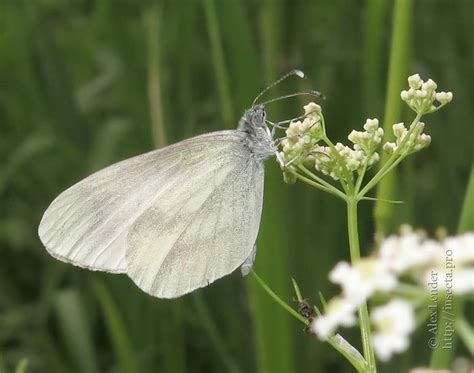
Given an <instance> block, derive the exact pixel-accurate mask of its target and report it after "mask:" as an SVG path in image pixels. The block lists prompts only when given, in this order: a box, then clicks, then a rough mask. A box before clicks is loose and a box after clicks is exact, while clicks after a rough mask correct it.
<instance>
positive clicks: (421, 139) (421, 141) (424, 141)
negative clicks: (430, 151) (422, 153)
mask: <svg viewBox="0 0 474 373" xmlns="http://www.w3.org/2000/svg"><path fill="white" fill-rule="evenodd" d="M430 144H431V136H430V135H426V134H424V133H422V134H421V135H420V136H418V144H416V145H415V150H420V149H422V148H426V147H427V146H428V145H430Z"/></svg>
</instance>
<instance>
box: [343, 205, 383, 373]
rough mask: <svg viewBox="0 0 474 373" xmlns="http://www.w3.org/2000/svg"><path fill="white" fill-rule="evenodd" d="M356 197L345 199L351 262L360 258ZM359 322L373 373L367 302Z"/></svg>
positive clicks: (374, 364)
mask: <svg viewBox="0 0 474 373" xmlns="http://www.w3.org/2000/svg"><path fill="white" fill-rule="evenodd" d="M357 203H358V201H357V199H355V198H351V199H347V227H348V234H349V249H350V253H351V262H352V263H354V262H357V261H358V260H359V259H360V245H359V231H358V220H357ZM359 324H360V331H361V336H362V347H363V350H364V358H365V361H366V362H367V371H368V372H369V373H375V372H376V371H377V367H376V363H375V354H374V349H373V346H372V337H371V330H370V320H369V311H368V309H367V303H364V304H363V305H362V306H361V307H360V308H359Z"/></svg>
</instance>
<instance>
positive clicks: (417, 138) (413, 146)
mask: <svg viewBox="0 0 474 373" xmlns="http://www.w3.org/2000/svg"><path fill="white" fill-rule="evenodd" d="M424 128H425V124H424V123H423V122H418V123H417V124H416V128H415V129H414V131H413V132H412V133H411V134H410V135H409V138H408V139H407V141H405V142H403V140H405V137H406V136H407V134H408V129H407V128H406V127H405V125H404V124H403V122H402V123H396V124H394V125H393V126H392V129H393V134H394V135H395V138H396V141H395V142H386V143H385V144H384V145H383V150H385V151H386V152H387V153H389V154H392V153H393V152H394V151H396V150H397V149H398V148H399V147H400V146H401V144H402V142H403V148H402V149H401V154H402V155H408V154H411V153H414V152H417V151H419V150H421V149H423V148H426V147H427V146H428V145H429V144H430V143H431V136H430V135H427V134H425V133H423V130H424Z"/></svg>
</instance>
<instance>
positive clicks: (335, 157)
mask: <svg viewBox="0 0 474 373" xmlns="http://www.w3.org/2000/svg"><path fill="white" fill-rule="evenodd" d="M304 109H305V119H304V120H303V121H295V122H291V123H290V125H289V127H288V128H287V130H286V137H285V138H284V139H283V140H282V142H281V146H282V152H280V158H281V159H282V160H283V162H284V164H286V165H291V164H294V163H296V164H298V163H304V164H305V165H306V166H308V167H311V168H314V169H316V171H319V172H321V173H322V174H324V175H329V176H330V177H332V178H333V179H334V180H338V179H339V176H340V175H342V174H343V166H342V165H341V164H340V161H341V160H342V162H343V163H344V165H345V167H346V168H347V170H349V171H350V172H354V171H360V170H361V169H362V168H363V167H370V166H372V165H373V164H374V163H375V162H377V161H378V160H379V159H380V156H379V154H378V153H377V152H376V149H377V148H378V147H379V146H380V144H381V142H382V137H383V134H384V131H383V129H382V128H379V121H378V120H377V119H367V121H366V123H365V124H364V129H365V131H364V132H362V131H352V132H351V133H350V135H349V136H348V138H349V140H350V141H351V142H352V143H353V144H354V145H353V147H352V148H351V147H349V146H346V145H343V144H342V143H340V142H338V143H337V144H335V146H334V148H332V147H330V146H324V145H320V144H319V142H320V141H321V140H322V139H323V137H324V136H325V132H324V127H323V122H322V114H321V107H320V106H319V105H317V104H315V103H314V102H311V103H309V104H308V105H306V106H305V107H304Z"/></svg>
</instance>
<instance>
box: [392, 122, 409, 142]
mask: <svg viewBox="0 0 474 373" xmlns="http://www.w3.org/2000/svg"><path fill="white" fill-rule="evenodd" d="M392 129H393V134H394V135H395V137H396V138H397V139H400V140H401V139H403V137H404V136H405V135H406V133H407V132H408V130H407V129H406V128H405V124H404V123H403V122H400V123H395V124H394V125H393V126H392Z"/></svg>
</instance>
